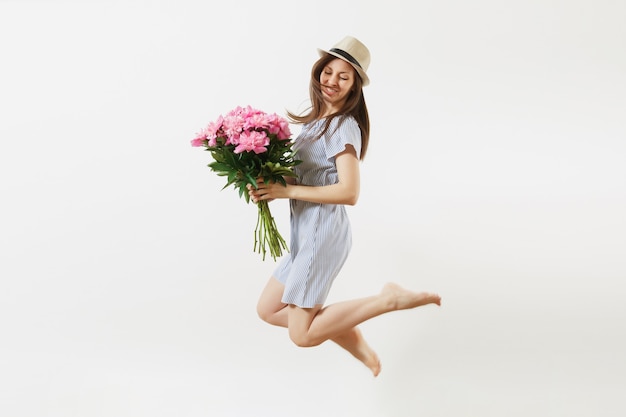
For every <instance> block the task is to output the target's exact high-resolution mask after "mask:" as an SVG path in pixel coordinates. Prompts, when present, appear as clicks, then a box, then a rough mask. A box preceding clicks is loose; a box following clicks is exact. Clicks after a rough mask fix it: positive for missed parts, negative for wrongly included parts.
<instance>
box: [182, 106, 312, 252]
mask: <svg viewBox="0 0 626 417" xmlns="http://www.w3.org/2000/svg"><path fill="white" fill-rule="evenodd" d="M191 146H196V147H204V148H206V150H207V151H209V152H211V155H212V156H213V159H214V161H213V162H211V163H210V164H209V165H208V166H209V168H211V170H213V171H214V172H216V173H217V175H220V176H224V177H226V178H227V181H226V185H224V188H227V187H228V186H230V185H233V186H234V187H235V189H239V197H241V196H243V197H244V198H245V199H246V203H249V202H250V196H249V195H248V190H247V187H246V186H247V185H248V184H251V185H252V186H254V187H257V180H258V179H260V178H262V179H263V182H265V183H266V184H267V183H269V182H277V183H281V184H283V185H287V184H286V181H285V177H295V176H296V174H295V173H294V172H293V167H294V166H296V165H298V164H299V163H300V162H301V161H299V160H297V159H295V151H294V150H293V149H292V146H293V142H292V141H291V131H290V130H289V123H288V122H287V120H286V119H284V118H282V117H280V116H278V115H276V114H268V113H264V112H262V111H260V110H256V109H254V108H252V107H250V106H247V107H245V108H242V107H236V108H235V109H233V110H231V111H230V112H228V113H227V114H226V115H225V116H219V117H218V119H217V120H216V121H214V122H211V123H209V124H208V126H207V127H206V128H204V129H202V130H201V131H200V132H199V133H198V134H197V135H196V137H195V138H194V139H193V140H192V141H191ZM224 188H223V189H224ZM257 206H258V217H257V224H256V228H255V229H254V250H255V251H256V252H258V253H261V254H262V255H263V260H265V254H266V252H267V250H268V249H267V248H268V247H269V252H270V255H271V256H272V258H274V260H276V257H279V256H281V255H282V250H283V249H285V250H287V251H288V249H287V245H286V243H285V239H283V237H282V236H281V235H280V233H279V231H278V228H277V227H276V222H275V221H274V218H273V217H272V214H271V212H270V208H269V206H268V202H267V201H259V202H258V204H257Z"/></svg>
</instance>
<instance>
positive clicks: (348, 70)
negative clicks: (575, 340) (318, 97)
mask: <svg viewBox="0 0 626 417" xmlns="http://www.w3.org/2000/svg"><path fill="white" fill-rule="evenodd" d="M355 76H356V74H355V73H354V68H352V65H350V64H348V63H347V62H346V61H344V60H343V59H339V58H336V59H333V60H332V61H330V62H329V63H328V65H326V66H325V67H324V69H323V70H322V72H321V73H320V84H322V86H321V89H322V96H323V97H324V101H325V102H326V107H327V113H332V112H335V111H337V110H339V109H341V107H342V105H343V103H345V101H346V99H347V98H348V95H349V94H350V89H351V88H352V86H353V85H354V77H355Z"/></svg>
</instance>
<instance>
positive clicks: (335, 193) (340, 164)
mask: <svg viewBox="0 0 626 417" xmlns="http://www.w3.org/2000/svg"><path fill="white" fill-rule="evenodd" d="M335 163H336V164H337V174H338V177H339V180H338V181H337V183H336V184H332V185H324V186H308V185H295V184H289V183H288V184H287V186H286V187H285V186H283V185H282V184H275V183H272V184H263V183H259V188H258V189H256V190H255V189H253V188H252V187H248V192H249V194H250V197H251V199H252V201H254V202H255V203H256V202H258V201H259V200H274V199H276V198H289V199H292V200H302V201H309V202H312V203H322V204H345V205H350V206H353V205H355V204H356V203H357V201H358V199H359V191H360V186H361V184H360V172H359V159H358V158H357V156H356V151H355V150H354V148H353V147H352V146H351V145H348V146H346V150H345V151H343V152H341V153H339V154H337V156H336V157H335Z"/></svg>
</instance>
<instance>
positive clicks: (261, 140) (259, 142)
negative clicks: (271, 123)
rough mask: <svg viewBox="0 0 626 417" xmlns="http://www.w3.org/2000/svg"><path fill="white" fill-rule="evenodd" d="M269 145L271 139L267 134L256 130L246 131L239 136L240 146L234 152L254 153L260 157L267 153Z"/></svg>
mask: <svg viewBox="0 0 626 417" xmlns="http://www.w3.org/2000/svg"><path fill="white" fill-rule="evenodd" d="M269 144H270V139H269V138H268V137H267V134H265V132H257V131H256V130H252V131H245V132H243V133H242V134H241V135H240V136H239V144H238V145H237V147H236V148H235V151H234V152H235V153H242V152H254V153H255V154H257V155H258V154H260V153H263V152H267V148H266V146H267V145H269Z"/></svg>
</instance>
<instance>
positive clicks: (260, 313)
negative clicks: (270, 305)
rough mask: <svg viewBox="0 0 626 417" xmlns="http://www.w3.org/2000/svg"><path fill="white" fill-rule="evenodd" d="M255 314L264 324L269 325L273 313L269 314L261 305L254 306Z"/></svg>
mask: <svg viewBox="0 0 626 417" xmlns="http://www.w3.org/2000/svg"><path fill="white" fill-rule="evenodd" d="M256 314H257V315H258V316H259V318H260V319H261V320H263V321H264V322H266V323H270V322H271V319H272V316H273V313H272V312H270V311H269V310H268V309H267V308H264V307H263V306H262V305H261V303H259V304H257V306H256Z"/></svg>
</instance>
